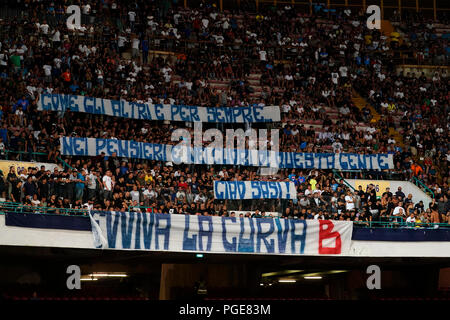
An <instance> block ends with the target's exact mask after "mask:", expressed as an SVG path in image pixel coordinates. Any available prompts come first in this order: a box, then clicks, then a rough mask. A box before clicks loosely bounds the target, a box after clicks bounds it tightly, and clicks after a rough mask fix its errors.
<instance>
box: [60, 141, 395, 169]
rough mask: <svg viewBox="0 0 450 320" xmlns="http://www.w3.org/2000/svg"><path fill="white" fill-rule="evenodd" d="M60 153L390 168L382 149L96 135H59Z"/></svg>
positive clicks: (304, 166) (285, 165)
mask: <svg viewBox="0 0 450 320" xmlns="http://www.w3.org/2000/svg"><path fill="white" fill-rule="evenodd" d="M60 142H61V146H60V150H61V154H62V155H67V156H92V157H95V156H97V155H100V154H101V153H102V152H104V153H105V155H106V156H108V157H109V156H111V155H112V154H113V153H114V152H116V153H117V156H118V157H123V158H135V159H147V160H157V161H172V162H174V163H175V164H181V163H187V164H219V165H220V164H224V165H243V166H256V167H276V168H297V169H343V170H347V169H352V170H385V169H393V168H394V163H393V155H392V154H386V153H376V154H356V153H297V152H276V151H272V150H249V149H220V148H208V147H206V148H202V147H199V148H197V147H194V148H192V147H191V148H189V147H184V146H181V145H176V146H172V145H168V144H155V143H147V142H137V141H132V140H117V139H96V138H75V137H61V138H60Z"/></svg>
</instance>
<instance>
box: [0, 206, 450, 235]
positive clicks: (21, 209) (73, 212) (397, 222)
mask: <svg viewBox="0 0 450 320" xmlns="http://www.w3.org/2000/svg"><path fill="white" fill-rule="evenodd" d="M133 208H140V209H141V211H142V212H146V213H153V212H154V210H153V208H152V207H142V206H139V207H130V209H131V210H132V209H133ZM147 209H151V212H148V211H147ZM131 210H130V211H131ZM6 212H8V213H35V214H44V215H63V216H84V217H86V218H87V215H88V213H89V210H88V209H70V208H54V207H39V206H30V205H24V204H21V203H17V202H8V201H4V202H0V214H4V213H6ZM274 219H278V217H274ZM382 220H383V221H354V222H353V225H354V226H355V227H360V228H390V229H394V228H409V229H438V228H439V229H440V228H445V229H450V224H448V223H426V222H424V223H416V222H414V223H409V222H406V221H404V217H399V216H384V217H382Z"/></svg>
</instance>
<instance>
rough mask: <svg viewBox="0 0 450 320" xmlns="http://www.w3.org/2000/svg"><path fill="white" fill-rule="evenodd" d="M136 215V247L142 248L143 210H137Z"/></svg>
mask: <svg viewBox="0 0 450 320" xmlns="http://www.w3.org/2000/svg"><path fill="white" fill-rule="evenodd" d="M134 214H135V215H136V231H135V237H134V238H135V239H134V248H135V249H140V248H141V226H142V212H135V213H134Z"/></svg>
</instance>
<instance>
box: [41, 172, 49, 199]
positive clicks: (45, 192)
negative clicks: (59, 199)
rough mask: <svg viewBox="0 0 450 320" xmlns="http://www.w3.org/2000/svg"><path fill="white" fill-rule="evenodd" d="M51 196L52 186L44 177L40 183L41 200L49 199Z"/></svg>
mask: <svg viewBox="0 0 450 320" xmlns="http://www.w3.org/2000/svg"><path fill="white" fill-rule="evenodd" d="M49 194H50V185H49V183H48V180H47V177H46V176H44V177H43V178H42V180H41V181H40V182H39V196H40V198H41V199H42V198H48V197H49Z"/></svg>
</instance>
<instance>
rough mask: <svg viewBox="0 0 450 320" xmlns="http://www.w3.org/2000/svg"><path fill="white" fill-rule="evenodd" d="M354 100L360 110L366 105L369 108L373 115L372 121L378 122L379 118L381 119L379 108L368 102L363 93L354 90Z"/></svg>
mask: <svg viewBox="0 0 450 320" xmlns="http://www.w3.org/2000/svg"><path fill="white" fill-rule="evenodd" d="M352 101H353V103H354V104H355V106H356V107H358V109H359V110H362V109H363V108H364V107H365V106H367V107H368V108H369V110H370V113H371V114H372V116H373V118H372V120H371V122H377V121H378V120H380V118H381V116H380V114H379V113H378V112H377V110H375V108H374V107H373V106H372V105H371V104H370V103H368V102H367V100H366V99H364V98H363V97H361V95H360V94H359V93H358V92H356V91H355V90H353V91H352Z"/></svg>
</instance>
